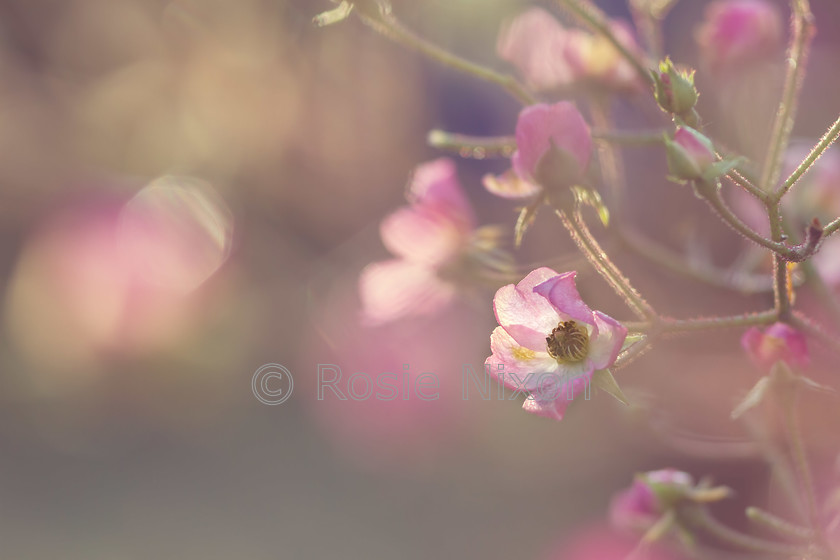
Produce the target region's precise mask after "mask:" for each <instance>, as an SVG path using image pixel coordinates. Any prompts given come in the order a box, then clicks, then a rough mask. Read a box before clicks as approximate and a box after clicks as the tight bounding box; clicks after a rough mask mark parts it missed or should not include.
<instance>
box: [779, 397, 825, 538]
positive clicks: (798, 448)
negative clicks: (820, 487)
mask: <svg viewBox="0 0 840 560" xmlns="http://www.w3.org/2000/svg"><path fill="white" fill-rule="evenodd" d="M798 397H799V391H798V388H797V387H796V386H795V385H794V386H793V387H792V388H791V393H790V394H788V395H785V399H784V400H785V403H784V405H785V411H784V417H785V418H784V419H785V429H786V432H787V436H788V442H789V443H790V448H791V454H792V455H793V464H794V465H795V467H796V474H797V475H798V477H799V482H800V484H801V486H802V489H803V492H804V494H805V503H806V504H807V505H808V518H809V522H810V524H811V528H815V527H818V526H819V525H818V523H819V515H818V513H817V499H816V496H815V494H814V481H813V478H812V477H811V468H810V466H809V465H808V454H807V452H806V451H805V442H804V441H803V439H802V430H801V429H800V427H799V418H798V417H797V415H796V403H797V400H798Z"/></svg>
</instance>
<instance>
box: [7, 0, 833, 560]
mask: <svg viewBox="0 0 840 560" xmlns="http://www.w3.org/2000/svg"><path fill="white" fill-rule="evenodd" d="M812 2H813V9H814V12H815V13H816V15H817V21H818V27H819V34H818V36H817V39H816V43H815V48H814V52H813V57H812V65H813V69H812V70H811V72H810V74H809V77H808V79H807V81H806V85H805V90H804V94H803V100H804V103H803V106H802V111H801V113H800V114H801V119H800V121H799V123H798V125H797V128H796V130H795V135H796V136H797V137H801V138H803V139H804V141H805V142H806V143H807V144H810V143H812V141H813V140H815V139H816V138H818V137H819V135H820V134H821V133H822V132H823V130H824V129H825V127H826V126H827V124H828V123H829V122H830V121H831V120H833V119H834V118H835V116H836V114H837V112H838V110H840V101H838V100H840V75H838V74H837V72H836V63H837V60H838V59H840V58H838V57H840V44H839V43H838V42H837V41H836V40H835V39H834V38H835V37H837V36H838V33H840V5H838V4H837V2H836V0H812ZM704 4H705V2H701V1H696V0H691V1H688V0H683V1H682V2H680V3H678V5H677V7H676V8H675V9H674V10H673V12H672V13H671V15H670V16H669V20H668V27H667V33H666V41H667V44H668V50H669V52H671V53H672V55H673V56H674V58H675V60H678V61H681V62H685V63H689V64H695V63H696V62H697V58H696V54H695V53H694V40H693V35H692V33H693V29H694V28H695V26H696V25H697V23H698V22H699V21H700V19H701V16H702V12H703V7H704ZM599 5H601V6H602V7H604V8H605V9H606V10H608V11H609V12H610V13H611V14H613V15H615V16H624V17H626V16H627V12H626V7H625V6H624V3H623V2H620V1H613V2H599ZM523 6H524V3H522V2H513V1H510V0H428V1H426V2H410V1H407V0H406V1H403V2H396V3H395V12H396V13H397V14H398V15H399V17H400V18H401V19H402V20H403V21H404V22H405V23H406V25H408V26H409V27H411V28H413V29H416V30H418V32H420V33H422V34H423V35H424V36H427V37H429V38H430V39H432V40H434V41H435V42H437V43H439V44H441V45H445V46H446V47H447V48H449V49H451V50H453V51H456V52H458V53H461V54H463V55H464V56H467V57H469V58H472V59H474V60H478V61H480V62H482V63H485V64H489V65H493V66H495V67H497V68H500V69H503V68H505V65H504V64H503V63H502V62H500V61H498V60H497V59H496V57H495V54H494V48H495V40H496V33H497V31H498V29H499V25H500V22H501V21H503V19H505V18H507V17H510V16H511V15H513V14H515V13H517V12H518V11H519V10H521V9H522V7H523ZM779 6H780V8H781V9H784V10H785V12H784V13H785V14H786V15H787V11H786V7H785V6H784V5H783V3H781V2H779ZM331 7H332V4H330V3H329V2H328V1H327V0H323V1H316V0H296V1H295V0H288V1H284V0H237V1H235V2H231V1H229V0H2V1H0V229H1V230H2V235H0V289H2V291H3V298H2V308H0V313H2V327H0V328H2V331H0V332H2V342H0V399H2V406H0V411H2V412H1V413H2V422H0V450H2V451H1V452H0V476H2V480H3V483H2V486H0V527H2V529H0V537H2V545H0V546H1V547H0V550H2V557H3V558H66V559H76V558H78V559H85V560H92V559H97V558H103V559H104V558H108V559H112V558H120V559H135V558H136V559H140V558H181V559H202V560H210V559H228V558H234V557H237V558H251V559H263V558H264V559H269V558H325V557H341V558H345V559H354V558H359V559H374V558H405V559H426V558H458V557H466V558H511V557H517V558H539V557H543V556H544V555H546V554H549V552H547V551H550V550H552V547H553V546H554V543H556V542H558V541H559V542H563V541H564V540H568V538H570V537H571V536H574V535H576V534H578V533H579V532H580V531H582V530H584V529H582V528H586V530H587V531H589V530H591V527H590V526H591V525H592V524H598V523H601V522H602V521H603V519H604V515H605V512H606V509H607V504H608V502H609V499H610V496H611V495H612V494H613V493H614V492H615V491H617V490H618V489H620V488H622V487H624V486H626V485H627V484H628V483H629V482H630V480H631V478H632V474H633V473H634V472H636V471H640V470H645V469H651V468H658V467H662V466H674V467H680V468H683V469H686V470H690V471H691V472H693V473H695V474H697V475H702V474H707V473H709V474H713V475H714V476H715V478H716V480H717V481H719V482H722V483H725V484H728V485H731V486H733V487H736V488H737V489H738V495H737V497H736V498H735V499H734V500H733V503H734V505H732V506H731V507H730V508H729V509H727V508H725V507H724V508H722V509H721V510H720V514H721V515H722V516H723V517H724V518H727V519H731V520H734V521H735V522H736V523H740V521H741V517H740V514H739V511H742V510H743V506H744V505H745V504H746V503H748V502H749V501H755V502H761V503H767V502H768V501H769V502H770V503H773V500H774V495H773V494H774V492H772V491H768V490H767V487H768V481H769V471H768V469H767V467H766V466H765V465H764V464H763V463H761V461H760V460H758V459H757V458H755V457H753V456H752V455H750V454H749V453H746V452H744V451H743V448H744V446H742V445H740V443H739V442H740V440H741V439H742V438H743V436H744V434H743V432H742V430H741V429H740V428H739V426H738V425H736V424H733V423H731V422H730V421H729V420H728V413H729V410H730V409H731V407H732V405H733V403H734V402H736V401H737V400H738V398H739V396H741V395H742V394H743V393H744V392H745V391H746V389H747V388H749V387H750V386H751V385H752V384H753V383H754V382H755V380H756V379H757V378H758V375H759V373H758V372H757V371H755V370H754V369H752V367H751V366H750V365H749V364H748V362H747V361H746V359H745V358H744V357H743V356H742V355H741V353H740V347H739V344H738V338H739V336H740V332H738V333H732V332H729V333H715V334H713V335H703V336H699V335H697V336H693V337H690V338H683V339H674V340H669V341H665V342H662V343H660V344H659V345H658V346H657V347H656V348H655V349H654V351H653V352H651V353H649V354H647V355H646V356H644V357H643V358H642V359H640V360H639V361H638V362H636V363H635V364H633V365H632V366H630V367H629V368H627V369H626V370H623V371H622V372H620V376H619V380H620V381H621V382H622V383H623V384H624V386H625V387H626V389H627V391H628V393H629V394H631V395H633V396H634V397H635V399H636V401H637V402H638V403H639V405H640V406H639V408H640V409H642V408H644V407H643V406H641V405H646V406H648V407H650V410H651V411H648V412H645V411H644V410H635V409H634V411H630V412H628V411H627V410H624V409H622V408H621V407H620V405H619V404H618V403H616V402H614V401H613V400H611V399H610V398H609V397H607V396H604V395H600V396H596V397H595V398H593V400H591V401H588V402H582V403H578V404H576V405H575V406H574V407H572V408H571V410H570V412H569V414H568V417H567V418H566V419H565V420H564V421H563V422H562V423H561V424H557V423H553V422H550V421H547V420H544V419H540V418H537V417H533V416H529V415H527V414H525V413H524V412H522V411H521V410H520V408H519V403H518V402H498V401H481V400H478V399H472V400H470V401H467V402H464V401H463V400H462V399H461V398H460V382H461V380H460V375H461V368H462V366H463V365H464V364H471V365H472V366H473V367H474V368H476V369H478V368H480V367H481V365H482V364H483V362H484V359H485V358H486V356H487V355H488V354H489V334H490V332H491V330H492V328H493V327H494V326H495V321H494V319H493V316H492V311H491V308H490V301H491V298H492V293H493V291H492V289H487V290H486V291H484V292H480V293H479V294H478V295H477V296H476V297H474V298H469V299H465V300H463V301H461V302H460V303H459V304H458V305H456V306H454V307H452V308H450V309H448V310H446V311H445V312H443V313H442V314H439V315H436V316H433V317H428V318H424V319H420V320H407V321H401V322H397V323H395V324H392V325H388V326H386V327H379V328H372V329H368V328H363V327H360V326H359V323H358V314H359V302H358V296H357V285H356V282H357V278H358V274H359V272H360V270H361V269H362V268H363V267H364V266H365V265H366V264H367V263H369V262H371V261H375V260H381V259H383V258H385V257H386V256H387V252H386V251H385V249H384V248H383V247H382V245H381V242H380V240H379V237H378V224H379V221H380V220H381V219H382V217H383V216H385V215H386V214H387V213H388V212H389V211H391V210H393V209H394V208H396V207H398V206H400V205H402V204H404V187H405V184H406V180H407V178H408V176H409V173H410V171H411V170H412V168H413V167H414V166H415V165H416V164H418V163H420V162H423V161H426V160H429V159H432V158H434V157H437V156H438V155H439V154H438V153H437V152H435V151H434V150H432V149H430V148H428V147H427V146H426V145H425V138H426V133H427V131H428V130H429V129H431V128H435V127H440V128H443V129H446V130H454V131H459V132H465V133H470V134H510V132H511V131H512V129H513V124H514V123H515V118H516V113H517V110H518V107H517V105H516V104H515V102H514V101H513V100H511V99H509V98H508V97H507V96H506V95H505V94H504V93H503V92H500V91H498V90H497V89H495V88H494V87H492V86H488V85H486V84H483V83H480V82H477V81H476V80H474V79H472V78H470V77H464V76H462V75H459V74H457V73H454V72H453V71H451V70H448V69H442V68H440V67H438V66H436V65H435V64H434V63H431V62H428V61H426V60H424V59H422V58H421V57H420V56H419V55H416V54H414V53H411V52H408V51H406V50H405V49H403V48H402V47H400V46H397V45H395V44H392V43H389V42H388V41H386V40H385V39H383V38H382V37H380V36H377V35H375V34H374V33H373V32H372V31H371V30H369V29H366V28H365V27H364V26H363V25H361V24H360V22H359V21H358V20H355V19H353V20H350V21H348V22H345V23H343V24H341V25H336V26H332V27H328V28H325V29H315V28H314V27H313V26H312V25H311V18H312V17H313V16H314V15H316V14H317V13H319V12H321V11H323V10H326V9H329V8H331ZM786 15H785V17H786ZM780 68H781V57H777V58H776V60H775V63H767V65H766V67H765V66H762V67H761V68H756V69H755V72H756V74H755V75H749V76H741V77H740V78H739V79H738V80H734V81H732V82H729V83H726V84H721V83H716V82H715V81H714V80H712V79H707V78H705V77H704V76H703V75H702V74H700V75H698V79H697V83H698V86H699V88H700V90H701V91H702V92H703V99H702V101H701V110H702V112H703V114H704V115H708V116H710V117H709V122H710V127H711V129H712V131H713V132H714V133H716V134H718V135H719V136H720V137H721V138H723V139H725V140H726V142H727V143H729V145H730V146H732V147H734V148H736V149H739V150H740V151H742V152H744V153H746V154H748V155H752V156H756V155H758V154H760V153H761V150H762V149H763V148H762V147H763V143H764V142H765V141H766V136H767V134H766V130H767V128H768V126H769V122H770V118H771V115H772V111H773V104H774V103H775V101H774V100H775V99H776V96H777V94H778V76H779V70H780ZM616 107H617V109H618V110H619V114H618V120H619V122H620V124H621V126H628V127H629V126H638V127H643V128H644V127H651V126H657V123H659V122H660V121H657V120H656V119H657V118H660V117H659V116H658V115H657V114H656V112H655V110H653V113H651V106H650V105H649V103H648V102H647V101H646V100H645V101H638V102H636V101H630V102H623V103H620V104H618V105H616ZM724 115H726V116H724ZM627 156H628V177H629V188H630V189H631V190H632V191H633V196H631V197H629V198H630V200H631V201H632V205H631V206H630V207H629V208H627V215H628V219H630V220H631V221H633V222H635V223H640V224H643V227H642V229H643V230H644V231H645V232H646V233H648V234H649V235H651V236H654V237H656V238H658V239H659V240H660V241H662V242H663V243H664V244H666V245H668V246H670V247H672V248H674V249H676V250H684V249H685V248H686V247H691V248H692V250H696V251H708V252H709V253H710V254H712V255H713V258H714V259H715V261H716V262H717V263H718V264H721V265H725V264H726V263H729V262H732V261H733V260H735V259H736V258H737V257H738V255H739V254H740V253H741V252H742V251H743V249H744V246H743V245H742V244H741V243H740V241H739V240H738V239H737V238H736V237H735V236H734V235H732V234H731V232H729V231H728V230H727V229H726V228H724V227H721V226H720V225H719V224H718V223H717V222H716V221H715V220H714V219H713V218H711V217H710V216H709V215H708V213H707V212H706V209H705V208H704V207H702V206H701V204H700V203H699V201H697V200H695V199H694V198H693V197H692V195H691V194H690V192H687V191H686V190H682V189H679V188H678V187H676V186H675V185H673V184H670V183H666V182H665V181H664V179H663V177H664V174H665V168H664V157H663V155H662V153H661V152H660V151H658V150H656V149H653V148H644V149H633V150H632V151H628V152H627ZM505 167H506V164H505V162H503V161H498V162H476V161H467V162H464V163H463V164H462V165H460V167H459V170H460V173H461V178H462V181H463V184H464V186H465V189H466V191H467V193H468V196H469V197H470V199H471V201H472V202H474V204H475V205H476V209H477V214H478V216H479V219H480V220H481V222H482V223H502V224H505V225H507V226H512V224H513V221H514V218H515V214H514V212H513V205H511V204H510V203H508V202H506V201H503V200H501V199H496V198H493V197H492V196H491V195H489V194H488V193H486V192H485V191H484V190H483V189H482V188H481V185H480V177H481V176H482V175H483V174H484V173H486V172H488V171H494V172H499V171H501V170H503V169H504V168H505ZM838 188H840V185H838ZM571 248H572V246H571V243H570V242H569V241H568V239H567V236H566V235H565V233H564V232H563V231H562V229H561V228H560V227H559V224H558V223H556V221H554V220H552V219H551V216H550V215H549V214H548V213H546V214H545V215H543V216H540V219H539V220H538V223H537V225H536V226H535V228H534V230H533V232H532V233H530V234H529V238H528V239H527V240H526V243H525V246H524V248H523V251H522V254H521V256H520V257H519V258H520V261H521V262H533V261H540V260H543V261H545V260H547V259H549V258H551V257H552V256H556V255H558V254H565V253H568V251H570V250H571ZM617 260H618V261H619V263H620V264H622V265H623V266H626V267H627V271H628V273H629V274H630V275H631V276H632V278H633V279H634V280H636V283H637V284H638V286H639V288H640V289H641V291H642V292H644V293H646V294H649V295H650V298H651V300H652V301H653V303H654V304H656V305H657V306H658V307H659V308H662V309H664V310H666V311H667V313H669V314H670V315H673V316H679V317H690V316H695V315H701V314H714V313H720V314H727V313H734V312H740V311H747V310H752V309H760V308H763V307H764V306H766V305H768V304H769V302H770V296H768V295H758V296H749V297H745V296H741V295H737V294H732V293H728V292H726V291H723V290H720V289H715V288H707V287H704V286H702V285H701V284H698V283H696V282H692V281H690V280H686V279H683V278H680V277H678V276H675V275H672V274H670V273H667V272H663V271H661V270H660V269H657V268H655V267H653V266H652V265H650V264H649V263H644V262H639V261H638V259H636V258H634V257H632V256H630V255H624V254H621V253H619V254H618V255H617ZM579 283H580V289H581V292H582V294H583V295H584V297H585V299H587V301H589V302H590V303H591V304H592V305H593V307H595V308H599V309H603V310H604V311H606V312H608V313H610V314H611V315H613V316H615V317H617V318H621V319H623V318H628V313H627V311H626V310H625V309H624V308H623V307H622V305H621V302H620V301H619V300H617V298H616V297H615V296H613V295H611V294H609V293H607V292H606V289H605V286H604V284H603V283H602V282H601V281H600V279H598V278H597V277H596V276H595V275H593V274H591V273H587V272H585V271H584V270H581V277H580V281H579ZM801 301H802V304H803V305H804V306H805V307H806V308H807V307H808V305H812V306H813V304H812V302H810V301H809V300H808V297H807V295H803V296H802V300H801ZM820 352H821V351H820V350H819V349H818V348H817V349H816V353H817V365H816V367H815V372H814V374H813V376H814V377H815V378H818V379H823V380H826V379H828V380H830V379H831V377H830V375H831V373H832V371H831V368H829V367H827V366H824V365H821V364H822V363H823V362H825V360H822V358H824V355H823V354H821V353H820ZM271 362H277V363H281V364H284V365H285V366H287V367H288V368H289V370H290V371H291V372H292V373H293V374H294V376H295V393H294V395H293V397H292V399H291V400H290V401H288V402H285V403H284V404H282V405H279V406H267V405H264V404H261V403H260V402H259V401H258V400H257V399H256V398H255V397H254V395H253V394H252V392H251V376H252V374H253V373H254V371H255V370H257V369H258V368H259V367H260V366H261V365H263V364H266V363H271ZM319 363H334V364H337V365H339V366H340V367H341V368H342V370H343V373H344V375H345V378H346V376H349V375H350V374H351V373H354V372H357V371H361V372H367V373H370V374H372V375H376V374H378V373H381V372H386V371H401V370H402V367H403V364H410V367H411V371H412V372H413V373H415V374H416V373H419V372H422V371H431V372H434V373H435V374H437V375H438V377H440V378H441V380H442V381H441V383H442V385H443V390H442V391H441V393H442V396H441V399H440V400H439V401H434V402H422V403H418V402H416V401H414V400H413V401H409V402H407V403H405V406H402V403H399V402H398V403H390V404H392V405H394V406H384V405H382V403H378V402H372V401H371V402H362V403H353V404H352V405H351V404H348V403H344V402H339V401H335V400H331V399H330V398H329V396H327V399H326V400H324V401H318V400H317V398H316V395H315V392H314V387H315V383H314V380H315V375H316V369H317V364H319ZM833 373H836V371H835V372H833ZM808 398H809V400H808V411H809V418H806V419H805V422H806V426H807V429H808V430H809V433H810V434H811V442H812V444H813V451H814V463H815V465H816V467H817V469H818V472H819V475H820V476H821V478H820V480H830V478H831V469H832V461H831V459H832V456H831V450H832V445H834V449H835V450H836V444H837V443H838V442H837V434H836V430H833V429H832V422H833V423H834V425H836V422H837V420H838V416H837V410H836V408H837V407H836V406H835V405H836V403H835V402H834V401H831V400H828V399H825V398H820V397H814V398H811V397H808ZM396 404H400V405H401V406H396ZM832 432H834V433H832ZM721 442H724V443H725V444H723V445H722V444H721Z"/></svg>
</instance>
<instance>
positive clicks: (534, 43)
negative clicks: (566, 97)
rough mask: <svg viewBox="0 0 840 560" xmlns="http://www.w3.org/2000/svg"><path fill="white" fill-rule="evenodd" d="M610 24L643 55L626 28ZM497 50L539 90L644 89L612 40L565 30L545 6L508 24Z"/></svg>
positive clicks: (617, 34)
mask: <svg viewBox="0 0 840 560" xmlns="http://www.w3.org/2000/svg"><path fill="white" fill-rule="evenodd" d="M610 26H611V28H612V30H613V33H614V34H615V36H616V37H617V38H618V40H619V41H620V42H621V44H622V45H624V46H625V47H627V49H628V50H629V51H630V52H631V53H634V54H636V55H641V53H642V51H641V49H640V47H639V46H638V44H637V43H636V40H635V38H634V37H633V33H632V31H631V30H630V28H629V27H628V26H627V24H625V23H624V22H621V21H612V22H610ZM496 50H497V52H498V54H499V57H500V58H502V59H503V60H506V61H508V62H510V63H511V64H513V65H514V66H515V67H516V68H517V69H518V70H519V72H520V73H521V74H522V76H523V77H524V78H525V81H526V82H527V83H528V85H529V86H530V87H532V88H534V89H535V90H538V91H544V90H553V89H558V88H563V87H569V86H572V85H584V86H587V85H588V86H596V87H599V88H606V89H612V90H629V91H634V90H637V89H639V88H640V82H639V77H638V75H637V73H636V70H635V68H634V67H633V66H632V65H631V64H630V63H629V62H627V60H625V59H624V57H622V56H621V54H620V53H619V52H618V51H617V50H616V48H615V47H614V46H613V45H612V43H610V42H609V40H607V39H606V38H604V37H603V36H601V35H593V34H591V33H589V32H588V31H583V30H580V29H566V28H565V27H563V25H562V24H561V23H560V22H558V21H557V20H556V19H555V18H554V16H552V15H551V14H550V13H548V12H547V11H545V10H543V9H542V8H536V7H534V8H529V9H528V10H526V11H525V12H523V13H521V14H520V15H519V16H517V17H515V18H513V19H512V20H511V21H509V22H508V23H506V24H505V25H504V26H503V27H502V30H501V32H500V33H499V39H498V43H497V47H496Z"/></svg>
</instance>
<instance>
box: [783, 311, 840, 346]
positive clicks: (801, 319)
mask: <svg viewBox="0 0 840 560" xmlns="http://www.w3.org/2000/svg"><path fill="white" fill-rule="evenodd" d="M789 322H790V324H791V325H793V326H794V327H796V328H798V329H799V330H801V331H804V332H806V333H808V334H810V335H811V336H813V337H814V338H817V339H819V340H820V341H822V343H823V344H825V345H826V346H827V347H829V348H830V349H831V350H833V351H834V352H836V353H838V354H840V339H838V338H836V337H835V336H833V335H832V334H830V333H828V332H826V331H825V330H824V329H823V328H822V327H820V326H819V325H817V324H816V323H814V322H813V321H812V320H811V319H809V318H808V317H806V316H805V315H803V314H802V313H798V312H794V313H792V314H791V316H790V318H789Z"/></svg>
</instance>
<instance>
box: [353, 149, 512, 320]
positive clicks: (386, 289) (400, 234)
mask: <svg viewBox="0 0 840 560" xmlns="http://www.w3.org/2000/svg"><path fill="white" fill-rule="evenodd" d="M408 199H409V205H408V206H405V207H403V208H400V209H399V210H397V211H396V212H394V213H393V214H391V215H390V216H388V217H386V218H385V220H383V221H382V224H381V227H380V233H381V236H382V242H383V243H384V244H385V247H387V248H388V250H390V251H391V253H393V254H394V255H396V256H397V257H398V258H396V259H392V260H388V261H383V262H377V263H373V264H370V265H368V266H367V267H366V268H365V270H364V271H362V274H361V277H360V280H359V290H360V294H361V298H362V305H363V308H364V309H363V315H364V320H365V321H366V322H367V323H368V324H370V325H375V324H381V323H386V322H389V321H393V320H395V319H398V318H400V317H404V316H409V315H426V314H431V313H435V312H437V311H439V310H440V309H442V308H443V307H445V306H446V305H447V304H448V303H449V302H451V301H452V299H453V298H454V296H455V294H456V292H457V290H458V288H459V286H460V285H461V284H462V283H463V281H464V280H465V278H470V277H472V275H474V274H476V273H480V270H481V268H482V267H484V266H487V267H496V268H503V267H504V266H505V255H504V254H502V253H501V252H500V251H499V250H498V248H497V246H496V243H495V241H494V239H493V230H492V228H479V229H476V220H475V215H474V214H473V210H472V207H471V206H470V203H469V201H468V200H467V198H466V196H464V193H463V191H462V189H461V185H460V183H459V182H458V177H457V175H456V171H455V163H454V162H453V161H452V160H451V159H448V158H441V159H437V160H434V161H431V162H428V163H425V164H422V165H420V166H418V167H417V169H416V170H415V172H414V176H413V178H412V180H411V184H410V187H409V192H408Z"/></svg>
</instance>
